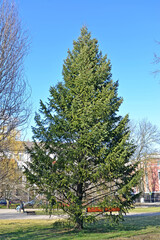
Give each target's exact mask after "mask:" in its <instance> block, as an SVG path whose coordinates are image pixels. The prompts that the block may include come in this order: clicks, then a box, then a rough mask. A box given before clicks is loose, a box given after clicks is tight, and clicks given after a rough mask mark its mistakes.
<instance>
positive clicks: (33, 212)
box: [26, 211, 36, 215]
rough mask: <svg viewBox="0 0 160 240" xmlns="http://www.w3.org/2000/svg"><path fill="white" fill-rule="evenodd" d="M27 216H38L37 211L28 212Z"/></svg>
mask: <svg viewBox="0 0 160 240" xmlns="http://www.w3.org/2000/svg"><path fill="white" fill-rule="evenodd" d="M26 213H27V215H36V212H35V211H26Z"/></svg>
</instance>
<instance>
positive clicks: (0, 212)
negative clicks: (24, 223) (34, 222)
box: [0, 209, 67, 220]
mask: <svg viewBox="0 0 160 240" xmlns="http://www.w3.org/2000/svg"><path fill="white" fill-rule="evenodd" d="M27 210H28V211H29V210H30V211H33V209H27ZM66 217H67V216H66V215H51V216H50V215H27V213H23V212H17V211H16V210H15V209H0V220H1V219H62V218H66Z"/></svg>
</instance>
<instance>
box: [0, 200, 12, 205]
mask: <svg viewBox="0 0 160 240" xmlns="http://www.w3.org/2000/svg"><path fill="white" fill-rule="evenodd" d="M9 204H11V201H9ZM0 205H3V206H6V205H7V201H6V199H0Z"/></svg>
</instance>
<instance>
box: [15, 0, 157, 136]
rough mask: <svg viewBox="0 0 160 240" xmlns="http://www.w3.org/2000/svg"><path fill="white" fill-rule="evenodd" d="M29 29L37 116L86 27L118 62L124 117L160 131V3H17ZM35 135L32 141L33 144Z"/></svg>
mask: <svg viewBox="0 0 160 240" xmlns="http://www.w3.org/2000/svg"><path fill="white" fill-rule="evenodd" d="M16 2H17V5H18V9H19V13H20V17H21V19H22V21H23V26H24V28H25V29H28V32H29V34H30V37H31V42H32V44H31V49H30V53H29V55H28V57H27V59H26V61H25V73H26V76H27V79H28V82H29V84H30V86H31V88H32V102H33V116H32V120H31V124H30V125H33V126H34V120H33V118H34V113H35V111H38V109H39V101H40V99H42V100H43V101H44V102H45V101H46V100H47V97H48V96H49V88H50V86H51V85H55V84H57V82H58V81H61V80H62V75H61V73H62V65H63V60H64V59H65V58H66V56H67V50H68V48H69V49H72V43H73V40H76V39H77V38H78V36H79V35H80V28H81V27H82V26H83V25H86V26H87V27H88V29H89V31H91V33H92V37H95V38H97V39H98V41H99V48H100V50H102V53H103V54H107V55H108V58H109V59H110V60H111V63H112V74H113V80H119V95H120V96H122V97H123V98H124V102H123V104H122V106H121V108H120V113H121V114H122V115H125V114H126V113H129V116H130V119H134V120H141V119H143V118H147V119H148V120H149V121H150V122H151V123H153V124H156V125H157V126H158V127H159V128H160V107H159V106H160V75H159V76H158V77H157V78H155V77H154V75H153V74H152V72H153V71H154V70H155V69H156V68H157V67H159V68H160V65H159V66H156V65H154V64H152V62H153V56H154V53H155V52H156V53H159V55H160V45H158V44H157V42H156V41H160V1H159V0H154V1H150V0H98V1H97V0H85V1H84V0H81V1H79V0H77V1H75V0H67V1H66V0H59V1H56V0H16ZM31 135H32V133H31V130H30V129H29V130H28V135H27V138H29V139H31Z"/></svg>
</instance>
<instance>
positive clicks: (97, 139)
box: [25, 27, 140, 229]
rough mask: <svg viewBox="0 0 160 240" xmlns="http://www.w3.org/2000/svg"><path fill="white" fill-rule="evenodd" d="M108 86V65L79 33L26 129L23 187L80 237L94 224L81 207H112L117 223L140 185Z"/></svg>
mask: <svg viewBox="0 0 160 240" xmlns="http://www.w3.org/2000/svg"><path fill="white" fill-rule="evenodd" d="M117 91H118V82H114V81H113V80H112V75H111V64H110V61H109V60H108V59H107V56H106V55H105V56H102V53H101V52H99V49H98V43H97V40H96V39H92V38H91V34H90V33H89V32H88V30H87V28H86V27H83V28H82V29H81V35H80V37H79V38H78V40H77V41H74V42H73V50H72V51H68V56H67V59H66V60H65V62H64V65H63V82H62V83H58V84H57V86H55V87H51V88H50V97H49V99H48V103H46V104H44V103H43V102H42V101H41V102H40V114H36V117H35V121H36V127H35V128H33V134H34V136H33V140H34V146H33V147H32V148H31V149H28V151H29V153H30V155H31V162H30V163H28V166H27V168H26V170H25V173H26V176H27V179H28V180H29V182H30V183H31V184H34V186H37V189H38V191H39V192H40V193H41V194H44V195H45V196H46V197H47V199H48V200H49V201H50V202H51V203H52V204H54V203H55V204H56V203H57V204H58V206H59V207H60V208H62V209H63V210H64V211H65V212H66V213H68V214H69V216H70V217H71V218H72V219H73V220H74V221H75V224H76V227H77V228H78V229H82V228H83V226H84V222H85V221H87V220H93V218H94V217H95V215H94V216H91V215H86V214H85V209H86V208H87V207H91V206H96V207H99V208H101V209H104V208H112V207H118V208H119V209H120V211H119V213H118V215H116V216H115V215H114V214H113V213H111V214H109V215H108V214H107V213H106V217H113V218H114V220H116V219H119V218H122V213H126V212H127V211H128V209H129V208H130V207H131V206H132V204H133V201H134V200H135V198H136V197H137V196H136V195H134V196H133V194H132V189H133V187H135V186H136V184H137V182H138V181H139V179H140V172H139V171H137V170H136V169H137V165H135V164H131V162H130V158H131V156H132V155H133V153H134V150H135V146H134V145H133V144H132V143H131V142H130V140H129V134H130V133H129V129H128V127H127V126H128V121H129V120H128V115H126V116H125V117H121V116H119V115H118V111H119V107H120V105H121V103H122V98H120V97H118V96H117Z"/></svg>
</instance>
